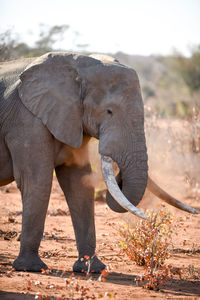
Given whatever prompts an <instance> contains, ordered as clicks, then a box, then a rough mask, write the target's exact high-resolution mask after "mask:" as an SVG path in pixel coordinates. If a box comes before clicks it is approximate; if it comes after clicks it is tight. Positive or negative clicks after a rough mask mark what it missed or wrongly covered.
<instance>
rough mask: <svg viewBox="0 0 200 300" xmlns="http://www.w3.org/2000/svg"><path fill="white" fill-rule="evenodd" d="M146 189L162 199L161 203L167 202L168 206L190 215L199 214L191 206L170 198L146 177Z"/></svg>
mask: <svg viewBox="0 0 200 300" xmlns="http://www.w3.org/2000/svg"><path fill="white" fill-rule="evenodd" d="M147 188H148V189H149V190H150V191H151V192H152V193H153V194H154V195H156V196H157V197H159V198H160V199H162V200H163V201H165V202H167V203H168V204H170V205H172V206H175V207H177V208H179V209H181V210H184V211H187V212H189V213H192V214H199V210H198V209H195V208H193V207H191V206H188V205H186V204H184V203H182V202H180V201H178V200H176V199H175V198H173V197H172V196H170V195H169V194H168V193H167V192H165V191H164V190H162V189H161V188H160V187H159V186H158V185H157V184H156V183H155V182H154V181H153V180H152V179H151V178H150V177H148V183H147Z"/></svg>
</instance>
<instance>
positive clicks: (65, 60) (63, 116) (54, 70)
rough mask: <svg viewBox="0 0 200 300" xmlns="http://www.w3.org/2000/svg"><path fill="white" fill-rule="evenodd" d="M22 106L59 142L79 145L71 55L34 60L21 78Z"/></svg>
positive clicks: (79, 124) (77, 102) (78, 106)
mask: <svg viewBox="0 0 200 300" xmlns="http://www.w3.org/2000/svg"><path fill="white" fill-rule="evenodd" d="M20 79H21V83H20V85H19V88H18V90H19V96H20V99H21V100H22V102H23V104H24V105H25V106H26V107H27V108H28V109H29V110H30V111H31V112H32V113H33V114H34V115H35V116H37V117H38V118H39V119H41V121H42V122H43V124H44V125H46V126H47V128H48V129H49V130H50V132H51V133H52V134H53V136H55V138H56V139H58V140H59V141H61V142H63V143H65V144H68V145H70V146H71V147H75V148H78V147H80V146H81V144H82V138H83V128H82V105H81V100H80V80H79V77H78V74H77V70H76V68H75V59H74V58H73V56H72V55H69V54H68V55H66V54H65V55H64V54H48V55H44V56H42V57H40V58H39V59H36V60H35V61H34V62H33V63H32V64H31V65H29V66H28V67H27V68H26V70H25V71H24V72H23V73H22V74H21V76H20Z"/></svg>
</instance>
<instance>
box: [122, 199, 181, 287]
mask: <svg viewBox="0 0 200 300" xmlns="http://www.w3.org/2000/svg"><path fill="white" fill-rule="evenodd" d="M146 214H147V216H148V217H149V221H146V220H140V221H139V222H137V223H136V225H135V226H134V227H132V226H129V225H126V226H123V227H121V229H120V231H119V233H120V236H121V238H122V241H121V242H120V246H121V251H122V252H123V253H124V254H126V255H127V256H128V257H129V258H130V260H132V261H134V262H136V264H138V265H139V266H143V268H144V270H145V275H144V276H142V277H138V280H139V281H140V282H142V284H143V287H145V288H148V289H154V290H158V289H160V287H161V286H162V285H163V284H164V283H165V282H166V280H168V279H170V278H172V277H173V275H175V274H178V275H179V276H181V273H180V270H179V269H177V268H176V269H175V268H173V267H172V266H170V265H167V264H166V263H165V262H166V260H167V259H168V258H169V257H170V253H171V250H172V234H173V232H175V231H176V229H177V225H176V223H175V220H174V218H173V216H172V215H171V213H169V212H168V211H166V210H165V206H164V205H162V206H161V208H160V210H159V211H158V212H156V213H155V212H152V211H147V212H146Z"/></svg>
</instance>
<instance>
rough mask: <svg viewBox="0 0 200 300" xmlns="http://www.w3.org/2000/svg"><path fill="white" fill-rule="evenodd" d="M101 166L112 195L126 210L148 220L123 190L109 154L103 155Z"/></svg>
mask: <svg viewBox="0 0 200 300" xmlns="http://www.w3.org/2000/svg"><path fill="white" fill-rule="evenodd" d="M101 167H102V172H103V177H104V180H105V183H106V185H107V188H108V190H109V192H110V194H111V195H112V197H113V198H114V199H115V200H116V201H117V202H118V203H119V204H120V205H121V206H122V207H123V208H125V209H126V210H128V211H130V212H131V213H132V214H134V215H136V216H138V217H140V218H142V219H145V220H148V218H147V216H146V215H145V214H144V213H143V212H142V211H141V210H139V209H138V208H137V207H135V206H134V205H133V204H132V203H130V202H129V201H128V199H127V198H126V197H125V196H124V194H123V193H122V192H121V190H120V188H119V186H118V184H117V182H116V180H115V176H114V172H113V166H112V159H111V158H110V157H108V156H101Z"/></svg>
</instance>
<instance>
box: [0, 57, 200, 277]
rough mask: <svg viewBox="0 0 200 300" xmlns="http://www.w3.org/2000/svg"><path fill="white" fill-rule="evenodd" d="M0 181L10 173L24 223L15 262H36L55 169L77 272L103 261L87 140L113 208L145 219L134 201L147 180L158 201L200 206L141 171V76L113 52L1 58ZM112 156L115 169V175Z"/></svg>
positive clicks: (32, 265)
mask: <svg viewBox="0 0 200 300" xmlns="http://www.w3.org/2000/svg"><path fill="white" fill-rule="evenodd" d="M0 78H1V79H0V149H1V151H0V186H3V185H6V184H8V183H10V182H12V181H14V180H15V181H16V183H17V186H18V188H19V190H20V192H21V197H22V204H23V209H22V210H23V211H22V232H21V239H20V251H19V255H18V257H17V258H16V260H15V261H14V263H13V267H14V268H15V269H16V270H21V271H37V272H38V271H41V269H42V268H43V269H46V268H47V265H46V264H45V263H44V262H43V261H42V260H41V259H40V257H39V254H38V249H39V246H40V242H41V239H42V236H43V231H44V223H45V216H46V212H47V207H48V202H49V197H50V192H51V186H52V178H53V173H54V170H55V173H56V176H57V179H58V182H59V184H60V186H61V189H62V190H63V193H64V195H65V197H66V201H67V204H68V206H69V209H70V214H71V218H72V223H73V227H74V232H75V238H76V244H77V250H78V257H77V260H76V261H75V263H74V265H73V271H74V272H81V271H83V270H84V271H86V270H87V269H88V266H87V263H86V256H88V257H90V260H91V263H90V268H91V270H93V272H96V273H100V272H101V271H102V270H103V269H104V268H105V267H106V266H105V265H104V263H103V262H101V261H100V260H99V259H98V257H97V256H96V255H95V248H96V235H95V224H94V188H93V186H90V185H89V184H85V182H84V180H83V178H85V177H86V175H87V176H88V175H90V174H91V172H92V171H91V166H90V161H89V156H88V142H89V140H90V139H91V137H93V138H96V139H98V140H99V153H100V154H101V160H102V172H103V175H104V179H105V182H106V185H107V188H108V191H107V195H106V201H107V204H108V206H109V207H110V208H111V209H112V210H114V211H116V212H120V213H123V212H127V211H130V212H132V213H133V214H135V215H137V216H139V217H141V218H144V219H147V217H146V215H145V214H144V213H143V212H142V211H141V210H139V209H138V208H137V207H136V206H137V205H138V203H139V202H140V200H141V199H142V197H143V194H144V192H145V189H146V187H148V188H149V189H150V190H151V191H153V192H154V193H155V194H156V195H157V196H159V197H160V198H163V199H164V201H166V202H168V203H169V204H172V205H174V206H176V207H178V208H180V209H183V210H186V211H188V212H191V213H199V212H198V210H196V209H194V208H191V207H189V206H187V205H185V204H183V203H181V202H179V201H178V200H176V199H174V198H173V197H171V196H170V195H168V194H167V193H166V192H164V191H163V190H162V189H160V188H159V186H157V185H156V184H155V183H154V182H153V181H152V179H151V178H148V157H147V149H146V141H145V133H144V108H143V101H142V95H141V90H140V84H139V79H138V75H137V73H136V71H135V70H133V69H132V68H130V67H127V66H124V65H122V64H121V63H120V62H118V61H117V60H115V59H107V58H106V57H105V58H102V57H101V59H100V58H98V56H95V55H93V56H92V55H91V56H87V55H82V54H76V53H68V52H50V53H47V54H44V55H42V56H40V57H37V58H27V59H19V60H15V61H8V62H3V63H1V64H0ZM113 162H115V163H117V165H118V168H119V173H118V175H117V176H116V178H115V176H114V173H113Z"/></svg>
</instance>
